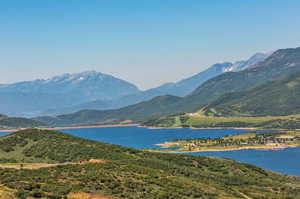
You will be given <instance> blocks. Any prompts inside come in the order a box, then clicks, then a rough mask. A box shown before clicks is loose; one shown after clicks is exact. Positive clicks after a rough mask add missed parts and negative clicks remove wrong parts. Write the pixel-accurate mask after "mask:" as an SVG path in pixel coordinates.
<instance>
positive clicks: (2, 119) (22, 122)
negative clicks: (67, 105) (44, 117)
mask: <svg viewBox="0 0 300 199" xmlns="http://www.w3.org/2000/svg"><path fill="white" fill-rule="evenodd" d="M38 126H46V125H45V124H44V123H42V122H40V121H35V120H31V119H26V118H19V117H8V116H6V115H0V129H11V128H30V127H38Z"/></svg>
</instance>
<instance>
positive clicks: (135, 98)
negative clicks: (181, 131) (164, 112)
mask: <svg viewBox="0 0 300 199" xmlns="http://www.w3.org/2000/svg"><path fill="white" fill-rule="evenodd" d="M272 53H273V52H268V53H256V54H254V55H253V56H251V57H250V58H249V59H248V60H245V61H237V62H234V63H231V62H224V63H217V64H214V65H212V66H211V67H209V68H208V69H206V70H204V71H202V72H200V73H198V74H196V75H193V76H191V77H189V78H186V79H183V80H180V81H178V82H175V83H166V84H164V85H162V86H159V87H157V88H152V89H149V90H146V91H140V92H136V93H134V94H131V95H127V96H123V97H121V98H119V99H115V100H109V101H107V100H96V101H92V102H88V103H84V104H78V105H75V106H69V107H64V108H59V109H51V110H46V111H44V112H42V113H40V115H58V114H66V113H73V112H76V111H80V110H86V109H94V110H107V109H118V108H122V107H126V106H129V105H133V104H137V103H140V102H143V101H147V100H151V99H153V98H155V97H157V96H163V95H174V96H178V97H184V96H186V95H188V94H190V93H191V92H192V91H194V90H195V89H196V88H197V87H199V86H200V85H201V84H203V83H204V82H205V81H207V80H209V79H211V78H213V77H216V76H218V75H220V74H223V73H226V72H230V71H235V72H237V71H241V70H244V69H246V68H248V67H251V66H253V65H254V64H256V63H258V62H261V61H263V60H265V59H266V58H267V57H269V56H270V55H271V54H272Z"/></svg>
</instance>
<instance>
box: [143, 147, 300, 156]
mask: <svg viewBox="0 0 300 199" xmlns="http://www.w3.org/2000/svg"><path fill="white" fill-rule="evenodd" d="M160 146H162V145H160ZM174 147H176V146H174ZM294 147H300V146H299V145H284V146H245V147H236V148H211V149H209V148H206V149H198V150H193V151H184V150H180V149H179V150H164V149H162V150H156V149H149V150H148V151H149V152H159V153H178V154H182V153H199V152H223V151H240V150H250V149H254V150H271V151H276V150H283V149H287V148H294Z"/></svg>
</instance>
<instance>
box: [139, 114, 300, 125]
mask: <svg viewBox="0 0 300 199" xmlns="http://www.w3.org/2000/svg"><path fill="white" fill-rule="evenodd" d="M143 125H145V126H153V127H195V128H264V129H267V128H269V129H300V115H299V114H297V115H288V116H266V117H212V116H209V117H207V116H205V115H203V112H198V113H195V114H178V115H171V116H167V117H161V118H157V119H153V120H148V121H146V122H144V123H143Z"/></svg>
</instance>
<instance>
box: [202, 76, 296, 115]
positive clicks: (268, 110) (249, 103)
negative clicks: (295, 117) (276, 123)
mask: <svg viewBox="0 0 300 199" xmlns="http://www.w3.org/2000/svg"><path fill="white" fill-rule="evenodd" d="M299 98H300V72H297V73H295V74H293V75H290V76H288V77H286V78H284V79H282V80H277V81H272V82H268V83H266V84H264V85H262V86H259V87H257V88H254V89H252V90H250V91H248V92H242V93H232V94H227V95H225V96H223V97H221V98H219V99H218V100H216V101H214V102H213V103H211V104H210V105H209V106H208V107H206V108H205V109H204V111H205V114H206V115H214V116H267V115H274V116H276V115H291V114H297V113H300V101H299Z"/></svg>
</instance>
